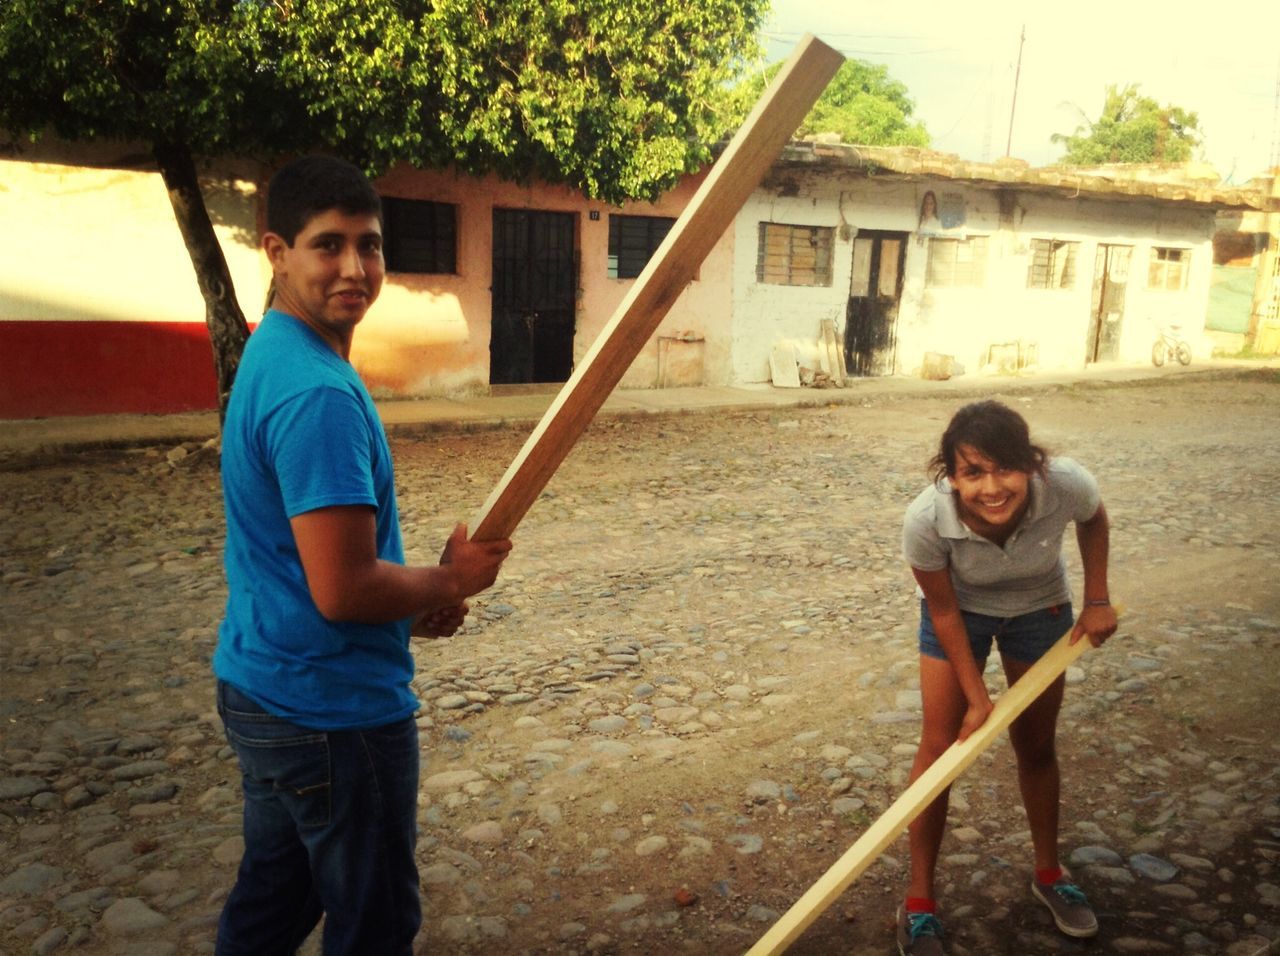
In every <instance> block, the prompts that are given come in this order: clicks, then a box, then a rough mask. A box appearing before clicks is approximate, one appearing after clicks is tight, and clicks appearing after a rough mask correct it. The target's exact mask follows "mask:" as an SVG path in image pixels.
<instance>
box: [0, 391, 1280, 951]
mask: <svg viewBox="0 0 1280 956" xmlns="http://www.w3.org/2000/svg"><path fill="white" fill-rule="evenodd" d="M999 385H1000V383H999V382H993V383H992V389H991V391H992V393H993V394H996V395H997V397H1001V398H1003V399H1005V400H1006V401H1008V402H1009V403H1010V404H1012V405H1014V406H1015V407H1016V408H1018V409H1019V410H1020V411H1022V412H1023V414H1024V415H1025V416H1026V417H1027V418H1028V420H1029V421H1030V422H1031V425H1032V430H1033V435H1034V436H1035V437H1036V438H1037V439H1038V440H1040V441H1041V442H1042V443H1043V444H1045V445H1047V446H1048V447H1049V448H1050V449H1051V450H1052V451H1053V452H1055V453H1060V454H1064V455H1069V456H1071V457H1074V458H1076V459H1078V460H1080V461H1081V462H1083V463H1084V464H1086V465H1087V466H1088V467H1089V468H1090V469H1091V470H1093V471H1094V473H1095V474H1096V475H1097V476H1098V478H1099V481H1100V483H1101V485H1102V489H1103V495H1104V499H1105V501H1106V503H1107V507H1108V510H1109V512H1110V514H1111V517H1112V522H1113V545H1112V574H1111V582H1112V584H1111V587H1112V593H1113V595H1114V596H1115V597H1116V599H1117V600H1118V601H1121V602H1123V604H1124V607H1125V610H1124V615H1123V618H1122V622H1121V631H1120V634H1119V635H1117V638H1116V639H1115V640H1114V641H1113V642H1112V643H1111V644H1109V645H1108V646H1107V647H1106V648H1105V649H1104V650H1103V651H1100V652H1089V653H1087V654H1086V655H1085V656H1084V658H1082V661H1081V664H1080V666H1079V668H1078V670H1077V671H1075V672H1073V673H1072V674H1071V675H1070V681H1069V685H1070V686H1069V687H1068V692H1067V695H1068V697H1067V705H1066V708H1065V710H1064V714H1063V718H1062V724H1061V735H1060V739H1061V743H1060V755H1061V762H1062V765H1063V773H1064V778H1065V794H1064V800H1063V813H1062V817H1063V819H1062V832H1063V839H1062V845H1063V855H1064V859H1065V858H1068V857H1069V856H1070V855H1071V854H1072V853H1073V852H1076V851H1079V850H1080V849H1081V848H1095V849H1097V848H1101V849H1104V850H1107V851H1110V852H1111V853H1112V854H1113V855H1114V856H1115V859H1114V860H1113V861H1110V862H1107V861H1101V862H1078V863H1077V864H1076V865H1075V870H1076V874H1077V876H1078V877H1080V879H1081V882H1082V883H1083V884H1084V885H1085V887H1086V889H1087V890H1088V891H1089V893H1090V897H1091V899H1093V900H1094V902H1095V905H1096V906H1097V908H1098V911H1099V915H1100V920H1101V922H1102V933H1101V934H1100V937H1099V938H1098V940H1096V941H1092V942H1087V943H1081V942H1075V941H1069V940H1066V939H1064V938H1061V937H1059V936H1057V935H1056V934H1055V933H1054V932H1053V930H1052V927H1051V925H1050V924H1049V923H1048V921H1047V918H1046V917H1045V916H1044V914H1043V913H1042V912H1041V910H1040V909H1039V908H1038V907H1037V905H1036V904H1035V903H1033V902H1032V901H1031V900H1030V897H1029V895H1028V894H1027V893H1026V880H1027V877H1028V865H1029V861H1030V854H1029V849H1028V847H1029V842H1028V839H1027V834H1026V830H1025V821H1024V819H1023V817H1022V811H1021V809H1020V804H1019V800H1018V797H1017V785H1016V779H1015V776H1014V773H1013V765H1012V761H1011V758H1010V755H1009V752H1008V746H1007V742H1005V741H1003V740H1002V741H999V742H997V743H996V745H995V746H994V747H993V748H992V749H991V750H990V751H989V752H988V753H987V754H986V755H984V756H983V757H982V758H981V759H980V760H979V762H978V763H977V764H976V765H975V767H974V768H973V769H972V770H971V771H969V773H968V774H966V776H965V777H964V778H963V780H962V781H961V782H960V784H958V785H957V787H956V799H955V802H954V804H953V813H952V827H953V829H952V833H951V835H949V837H948V842H947V844H946V845H945V846H944V860H943V867H942V874H941V881H940V891H941V892H940V896H941V898H942V904H943V906H944V907H945V913H944V915H945V917H946V919H947V927H948V932H949V947H950V951H951V952H952V953H954V954H964V953H969V954H984V953H991V954H999V953H1008V954H1014V953H1020V954H1026V953H1038V952H1050V953H1053V952H1066V953H1076V952H1099V953H1112V952H1115V953H1123V952H1187V951H1197V952H1222V953H1228V954H1231V956H1258V954H1262V953H1266V952H1268V951H1272V950H1275V949H1276V948H1280V929H1278V928H1277V927H1280V890H1276V892H1275V893H1274V894H1273V892H1272V890H1273V889H1275V884H1280V870H1277V868H1276V864H1277V863H1278V862H1280V733H1278V731H1280V706H1277V700H1280V663H1278V660H1280V659H1278V658H1277V652H1278V651H1280V586H1278V585H1277V568H1278V567H1280V563H1278V559H1280V526H1277V524H1276V521H1275V509H1276V502H1277V501H1280V442H1277V440H1276V435H1277V431H1276V429H1277V422H1278V421H1280V419H1278V418H1277V409H1278V408H1280V378H1278V377H1277V374H1276V373H1275V372H1274V371H1268V372H1263V373H1254V374H1243V375H1237V376H1221V377H1218V378H1215V379H1212V380H1199V381H1182V382H1160V381H1156V382H1151V383H1144V384H1142V385H1133V386H1118V385H1113V386H1105V387H1085V386H1077V387H1052V388H1040V389H1031V388H1018V387H1017V386H1016V385H1015V384H1010V385H1009V386H1008V387H1005V388H1004V389H1003V390H1000V389H999V387H998V386H999ZM959 403H960V399H958V398H957V397H956V396H955V395H954V394H952V393H949V392H940V393H939V394H938V395H936V396H920V395H913V396H900V397H877V398H869V399H868V400H867V401H865V402H863V403H862V404H861V405H854V406H831V407H825V408H814V409H803V410H786V411H778V412H773V413H767V414H766V413H758V412H757V413H738V414H725V413H716V414H715V415H710V414H690V415H683V416H672V417H666V418H649V419H615V420H601V421H598V422H596V423H595V424H594V425H593V426H592V427H591V429H590V431H589V432H588V434H587V435H586V436H585V437H584V439H583V441H582V442H581V443H580V445H579V447H578V448H576V449H575V451H574V452H573V454H572V455H571V456H570V458H569V459H568V461H566V463H565V465H564V466H562V468H561V470H560V471H559V472H558V473H557V475H556V476H555V478H554V479H553V480H552V482H551V484H550V485H549V486H548V488H547V490H546V492H545V493H544V494H543V495H542V497H541V498H540V499H539V501H538V502H537V503H536V504H535V505H534V507H533V509H532V510H531V511H530V513H529V516H528V517H527V518H526V519H525V522H524V523H523V524H522V525H521V527H520V528H519V529H518V531H517V533H516V536H515V543H516V550H515V552H514V553H513V555H512V558H511V559H510V560H509V562H508V564H507V566H506V568H505V570H504V573H503V576H502V578H501V579H500V581H499V583H498V585H497V586H496V587H495V588H494V590H493V591H492V592H490V593H489V594H486V595H484V596H482V597H481V598H479V599H477V600H476V601H475V602H474V603H475V609H474V611H473V613H472V615H471V619H470V620H469V622H468V625H467V627H466V629H465V631H464V632H463V633H462V634H460V635H459V636H457V637H455V638H453V639H450V640H447V641H439V642H430V643H426V642H424V643H422V644H420V645H419V646H418V648H417V652H416V656H417V659H418V665H419V675H418V677H417V678H416V679H415V687H416V688H417V690H418V692H419V695H420V696H421V697H422V698H423V700H424V708H423V711H422V719H421V720H420V726H421V728H422V734H423V738H422V739H423V748H424V767H423V797H422V803H421V810H422V815H421V823H422V839H421V844H420V857H421V864H422V868H423V873H424V884H425V889H424V919H425V922H424V929H423V933H422V936H421V937H420V943H421V946H422V951H424V952H427V951H430V952H486V953H508V952H509V953H523V952H530V953H533V952H539V953H543V952H545V953H552V952H554V953H576V952H619V953H624V952H625V953H674V952H683V953H736V952H743V951H745V950H747V949H748V948H749V947H750V946H751V945H752V944H753V942H754V941H755V940H756V939H757V938H758V937H759V936H760V935H761V934H762V933H764V931H765V930H766V929H767V928H768V927H769V926H770V925H771V923H772V922H773V921H774V920H775V919H777V918H778V917H779V916H780V915H781V914H782V913H784V912H785V911H786V910H787V908H788V907H790V906H791V905H792V904H793V903H794V902H795V901H796V899H798V898H799V896H800V895H801V894H802V893H803V892H804V891H805V889H807V888H808V887H809V886H810V885H811V884H812V883H813V882H814V881H815V880H817V879H818V878H819V877H820V876H821V875H822V874H823V873H824V872H825V871H826V870H827V868H828V867H830V866H831V865H832V864H834V863H835V862H836V860H837V859H838V858H839V856H840V854H841V853H842V852H843V851H844V850H845V849H846V848H847V847H848V846H850V845H851V844H852V843H853V842H854V840H856V839H857V837H858V836H859V835H860V834H861V833H862V832H864V831H865V829H866V828H867V826H869V825H870V823H871V822H872V821H874V820H875V819H876V818H877V817H878V816H879V814H880V813H881V812H883V810H884V809H885V808H886V807H887V806H889V804H890V803H891V802H892V801H893V799H894V798H895V797H896V796H897V795H898V793H900V792H901V790H902V789H903V788H904V787H905V784H906V772H907V770H908V768H909V766H910V760H911V754H912V752H913V749H914V744H915V741H916V737H917V733H918V726H919V724H918V720H919V718H918V693H917V687H918V685H917V683H916V681H915V671H914V668H915V661H916V657H915V652H914V643H913V635H914V629H915V620H916V614H917V611H916V609H915V599H914V596H913V594H912V589H911V586H910V581H909V575H908V573H907V570H906V568H905V567H904V565H903V564H902V560H901V557H900V549H899V543H898V533H899V528H900V522H901V516H902V511H903V509H904V508H905V507H906V505H907V503H908V502H909V501H910V500H911V498H912V497H913V496H914V495H915V494H916V493H917V492H918V491H919V490H920V489H921V488H922V487H923V486H924V483H925V472H924V469H925V463H926V461H927V459H928V458H929V456H930V454H931V453H932V450H933V446H934V443H935V442H936V440H937V437H938V435H939V433H940V431H941V429H942V427H943V426H944V424H945V422H946V420H947V418H948V417H949V416H950V414H951V412H952V411H953V410H954V409H955V407H957V405H958V404H959ZM523 439H524V434H523V433H520V432H515V431H510V430H493V431H474V432H465V431H448V430H440V431H430V432H423V433H421V434H418V435H415V436H404V435H401V436H399V437H396V438H394V439H393V442H392V444H393V451H394V454H395V458H396V462H397V473H398V485H399V495H400V502H401V508H402V512H403V525H404V529H405V536H406V546H407V548H408V550H409V552H410V560H411V561H413V560H417V561H427V560H432V559H433V556H434V555H435V554H436V553H437V552H438V549H439V546H440V544H441V543H442V541H443V539H444V537H445V535H446V534H447V532H448V529H449V528H450V527H451V526H452V523H453V522H454V521H455V520H466V519H467V517H468V516H469V515H471V514H472V513H473V512H474V511H475V509H476V508H477V507H478V506H479V504H480V502H481V501H483V499H484V497H485V496H486V495H487V494H488V492H489V490H490V489H491V488H492V487H493V485H494V483H495V482H496V481H497V479H498V477H499V476H500V474H501V472H502V470H503V468H505V466H506V464H507V463H508V462H509V461H510V460H511V458H512V457H513V456H514V454H515V453H516V451H517V450H518V449H519V447H520V444H521V442H522V441H523ZM167 451H168V450H167V449H155V448H140V449H117V450H110V451H97V452H92V453H88V452H86V453H83V454H80V455H69V456H60V457H58V458H45V459H42V460H35V459H25V460H14V461H10V462H7V463H6V467H5V469H4V470H2V471H0V496H2V498H3V500H4V501H5V502H6V507H7V510H8V515H7V517H6V519H5V523H4V531H3V536H2V537H0V577H2V578H3V581H4V591H3V597H2V598H0V612H2V619H3V625H2V627H3V630H2V631H0V634H2V639H3V648H4V650H3V654H4V660H3V661H2V662H0V664H2V667H0V678H2V687H0V721H3V724H4V726H5V730H4V732H3V740H2V741H0V852H2V853H3V857H4V861H3V862H0V953H9V952H12V953H14V954H17V953H23V952H27V951H39V952H61V951H64V950H65V951H68V952H71V951H74V952H94V953H98V952H101V953H131V954H133V953H140V954H164V953H189V952H206V951H210V948H211V941H212V935H213V929H212V924H213V921H214V920H215V919H216V915H217V911H218V908H219V906H220V903H221V898H222V896H223V895H224V894H225V892H226V889H227V888H228V887H229V885H230V883H231V881H232V880H233V878H234V861H235V855H236V853H235V851H236V843H235V841H236V839H237V837H236V833H237V831H238V828H237V821H238V817H237V814H238V803H237V794H236V787H237V777H236V772H235V766H234V760H232V759H229V754H228V752H227V750H226V748H225V746H224V741H222V739H221V737H220V727H219V725H218V722H217V719H216V715H214V714H213V713H212V679H211V676H210V675H209V673H208V659H209V655H210V654H211V653H212V649H213V644H214V640H215V635H216V630H215V629H216V622H217V619H218V615H219V611H220V608H221V604H222V601H223V599H224V590H223V588H224V585H223V581H222V578H221V570H220V568H221V565H220V560H221V548H222V534H223V529H222V519H221V503H220V499H219V488H218V480H217V472H216V455H215V454H213V453H212V452H209V451H195V453H194V454H192V455H189V456H187V458H185V459H183V460H181V461H177V462H171V461H170V460H168V459H167V458H166V452H167ZM1073 550H1074V545H1073V542H1072V541H1071V540H1070V535H1068V555H1069V563H1070V566H1071V568H1072V575H1073V581H1074V582H1075V583H1076V585H1077V587H1078V582H1079V577H1078V560H1077V558H1076V557H1075V555H1074V554H1073V553H1072V552H1073ZM989 679H990V681H991V686H992V687H1000V681H999V678H998V675H997V674H996V673H995V672H994V671H990V672H989ZM913 698H914V699H913ZM139 761H141V762H146V761H152V762H155V763H156V764H157V766H162V767H163V769H153V770H152V771H151V772H152V774H153V775H152V776H149V777H142V778H129V777H128V776H127V775H122V774H121V773H120V768H122V767H126V768H127V767H131V766H133V765H134V764H136V763H138V762H139ZM160 762H163V764H162V765H161V764H160ZM139 772H141V771H139ZM113 775H114V776H113ZM28 780H36V781H41V782H42V783H41V784H30V785H27V784H25V783H22V781H28ZM15 781H18V782H17V783H15ZM33 788H34V789H33ZM117 844H122V845H124V846H125V847H126V849H121V850H119V852H113V853H111V854H107V853H106V852H105V851H106V849H109V848H112V847H115V846H117ZM95 854H97V855H96V856H95ZM1140 854H1141V855H1146V856H1151V857H1155V858H1157V859H1158V860H1161V861H1165V862H1170V861H1171V862H1172V865H1173V866H1174V867H1175V868H1176V871H1177V872H1176V875H1174V876H1172V877H1165V878H1163V879H1162V878H1157V877H1153V876H1151V875H1149V874H1146V873H1145V871H1143V870H1141V868H1137V869H1135V866H1136V864H1135V863H1134V862H1133V858H1134V857H1135V856H1137V855H1140ZM108 857H109V858H108ZM1080 859H1082V860H1083V858H1080ZM36 864H40V865H43V866H45V867H49V868H53V869H56V870H57V872H58V875H57V877H56V878H55V877H54V876H52V875H49V876H47V877H40V878H37V876H39V874H37V873H35V871H33V869H32V867H34V866H35V865H36ZM905 865H906V847H905V840H904V839H900V840H899V841H897V842H896V843H895V844H894V845H893V846H892V847H890V848H889V850H888V851H887V853H886V854H885V855H884V857H882V858H881V859H880V860H879V861H878V862H877V863H876V864H875V865H873V866H872V867H871V868H870V869H869V870H868V871H867V873H866V874H865V875H863V877H862V878H861V879H859V880H858V882H857V883H856V884H854V886H852V887H851V888H850V889H849V890H847V891H846V892H844V893H843V894H841V895H840V897H839V898H838V899H837V900H836V901H835V902H834V904H833V905H831V906H830V907H829V908H828V909H827V910H826V911H825V912H824V913H823V914H822V915H821V916H819V917H818V918H817V919H816V920H815V922H814V923H813V925H812V927H811V928H810V929H809V930H808V931H807V932H806V933H805V934H804V935H803V936H802V937H801V938H800V939H799V940H798V941H797V942H796V944H795V945H794V946H793V947H792V950H791V951H792V952H795V953H830V952H853V953H888V952H891V951H892V916H893V907H894V905H895V902H896V900H897V899H898V898H899V897H900V894H901V892H902V888H903V884H904V879H905ZM44 872H45V871H43V870H41V871H39V873H40V874H43V873H44ZM125 900H128V901H138V902H139V904H140V905H141V906H143V907H144V908H145V909H146V910H147V912H149V913H152V914H154V915H155V916H156V917H157V919H156V920H151V919H150V918H149V917H148V918H146V919H137V918H135V919H134V920H133V921H132V922H131V921H130V920H129V919H126V918H124V917H123V916H121V914H123V913H125V912H126V907H124V906H122V905H121V901H125ZM139 912H140V911H139V910H138V909H137V908H136V907H135V908H133V909H130V910H128V913H127V914H126V915H130V916H134V917H136V916H137V914H138V913H139ZM113 914H114V915H113ZM41 947H46V948H41ZM313 948H314V947H313Z"/></svg>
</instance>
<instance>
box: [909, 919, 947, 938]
mask: <svg viewBox="0 0 1280 956" xmlns="http://www.w3.org/2000/svg"><path fill="white" fill-rule="evenodd" d="M907 932H908V933H910V934H911V938H912V939H913V940H915V939H919V938H920V937H921V936H939V937H940V936H942V924H941V923H939V922H938V918H937V917H936V916H934V915H933V914H932V913H908V914H907Z"/></svg>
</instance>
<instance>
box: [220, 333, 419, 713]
mask: <svg viewBox="0 0 1280 956" xmlns="http://www.w3.org/2000/svg"><path fill="white" fill-rule="evenodd" d="M222 492H223V500H224V503H225V505H226V515H227V544H226V555H225V564H226V572H227V590H228V594H227V609H226V617H225V618H224V620H223V622H222V626H221V628H220V629H219V631H218V648H217V651H216V652H215V653H214V657H213V669H214V673H215V674H217V676H218V677H219V678H221V679H222V680H225V681H228V682H229V683H232V684H234V685H235V686H236V687H238V688H240V690H242V691H243V692H244V693H246V694H247V695H249V696H250V697H252V698H253V699H254V700H256V701H257V702H258V703H259V704H261V705H262V706H263V707H264V708H265V709H266V710H267V711H268V712H270V713H273V714H276V715H278V716H280V717H283V718H285V719H287V720H290V721H293V722H294V723H297V724H301V725H302V726H305V727H314V728H316V729H319V730H358V729H361V728H366V727H376V726H379V725H382V724H386V723H390V722H392V721H396V720H400V719H403V718H405V717H407V716H409V715H410V714H412V713H413V712H414V711H415V710H416V709H417V707H418V701H417V698H416V697H414V695H413V692H412V691H411V690H410V688H409V681H410V680H411V679H412V677H413V657H412V656H411V655H410V653H409V627H410V623H411V622H410V620H409V619H404V620H399V621H393V622H390V623H386V624H354V623H332V622H330V621H326V620H325V619H324V617H323V616H322V615H321V614H320V611H319V610H318V609H317V608H316V605H315V602H314V601H313V600H312V598H311V592H310V591H309V590H308V588H307V581H306V576H305V575H304V573H303V570H302V562H301V559H300V558H299V556H298V547H297V544H296V542H295V541H294V537H293V529H292V528H291V526H290V524H289V519H290V518H292V517H294V516H296V515H299V514H303V513H305V512H308V511H314V510H316V509H318V508H325V507H332V506H335V505H371V506H372V507H374V508H375V509H376V510H377V551H378V557H379V558H381V559H383V560H385V561H393V562H396V563H398V564H403V563H404V547H403V545H402V543H401V540H400V522H399V516H398V514H397V510H396V494H395V481H394V476H393V474H392V466H391V450H390V448H389V447H388V445H387V438H386V434H385V432H384V431H383V429H382V422H381V421H380V419H379V418H378V413H377V409H376V408H375V407H374V404H373V400H372V399H371V398H370V397H369V393H368V391H367V390H366V389H365V387H364V383H363V382H361V381H360V377H359V376H358V375H356V372H355V369H353V368H352V367H351V365H350V363H348V362H347V361H346V360H345V359H343V358H342V357H341V356H339V355H338V354H337V353H336V352H334V351H333V349H331V348H330V347H329V346H328V345H327V344H326V343H325V341H324V340H323V339H322V338H321V337H320V336H319V335H317V334H316V333H315V332H314V331H312V330H311V329H310V328H308V327H307V326H306V325H305V324H304V323H302V322H301V321H299V320H298V319H295V318H294V317H293V316H290V315H287V314H285V313H283V312H277V311H275V310H271V311H269V312H268V313H267V314H266V315H265V316H264V317H263V320H262V323H261V324H260V325H259V326H258V328H257V330H256V331H255V332H254V333H253V335H252V336H250V337H249V341H248V344H247V345H246V346H245V350H244V356H243V358H242V359H241V362H240V368H239V371H238V372H237V374H236V382H235V387H234V389H233V390H232V392H231V401H230V402H229V404H228V406H227V418H226V422H225V424H224V426H223V431H222Z"/></svg>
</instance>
